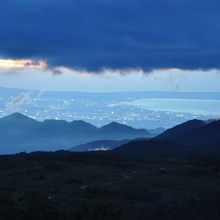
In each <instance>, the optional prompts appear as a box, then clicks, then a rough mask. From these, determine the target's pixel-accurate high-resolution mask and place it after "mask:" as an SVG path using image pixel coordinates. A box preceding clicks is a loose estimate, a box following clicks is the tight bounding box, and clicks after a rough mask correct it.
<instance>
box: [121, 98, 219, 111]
mask: <svg viewBox="0 0 220 220" xmlns="http://www.w3.org/2000/svg"><path fill="white" fill-rule="evenodd" d="M123 104H127V105H133V106H136V107H140V108H143V109H148V110H154V111H170V112H185V113H192V114H204V115H220V100H202V99H138V100H134V101H131V102H124V103H123Z"/></svg>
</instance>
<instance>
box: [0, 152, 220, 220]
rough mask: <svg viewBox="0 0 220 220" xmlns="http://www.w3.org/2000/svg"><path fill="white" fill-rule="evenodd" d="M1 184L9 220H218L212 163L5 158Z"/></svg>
mask: <svg viewBox="0 0 220 220" xmlns="http://www.w3.org/2000/svg"><path fill="white" fill-rule="evenodd" d="M161 168H162V169H161ZM0 180H1V181H0V216H1V217H0V219H3V220H15V219H16V220H20V219H22V220H26V219H28V220H30V219H31V220H35V219H36V220H46V219H51V220H58V219H62V220H65V219H67V220H69V219H71V220H72V219H74V220H75V219H76V220H78V219H79V220H86V219H91V220H92V219H95V220H105V219H106V220H108V219H121V220H129V219H132V220H133V219H150V220H151V219H155V220H157V219H162V220H177V219H178V220H185V219H187V220H195V219H196V220H207V219H209V220H210V219H211V220H214V219H216V220H217V219H220V209H219V207H220V161H219V159H218V158H215V157H211V156H210V157H207V158H206V157H203V156H200V155H197V156H196V155H194V156H193V157H189V155H185V156H184V157H183V156H182V157H179V158H178V157H177V156H174V157H173V156H169V155H167V156H160V155H155V154H144V153H141V154H135V153H126V152H124V153H123V154H122V153H116V152H86V153H71V152H66V151H58V152H54V153H49V152H48V153H46V152H35V153H31V154H26V153H20V154H16V155H10V156H0Z"/></svg>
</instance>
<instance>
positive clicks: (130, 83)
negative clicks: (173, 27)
mask: <svg viewBox="0 0 220 220" xmlns="http://www.w3.org/2000/svg"><path fill="white" fill-rule="evenodd" d="M1 61H2V60H1ZM31 63H32V64H33V65H32V64H31ZM6 64H7V65H6ZM15 64H16V65H15ZM27 64H28V65H27ZM6 66H7V68H6ZM12 66H13V67H12ZM14 66H16V68H15V67H14ZM0 67H1V68H0V87H9V88H21V89H28V90H60V91H86V92H115V91H149V90H160V91H180V92H184V91H188V92H189V91H197V92H201V91H202V92H220V87H219V82H220V73H218V72H217V71H215V70H212V71H206V72H204V71H182V70H177V69H172V70H160V71H159V70H158V71H154V72H153V73H150V74H149V73H144V72H143V71H142V70H141V69H136V70H128V74H126V73H127V71H126V70H124V71H114V70H105V71H104V74H98V73H97V74H95V73H88V72H86V71H77V70H68V69H66V68H59V71H60V72H62V74H54V73H53V72H52V71H50V70H48V69H47V68H46V63H45V62H42V63H41V62H39V63H36V62H30V60H23V61H20V62H17V61H13V62H11V61H9V60H8V61H7V62H1V65H0ZM19 67H21V68H19ZM25 67H28V68H25Z"/></svg>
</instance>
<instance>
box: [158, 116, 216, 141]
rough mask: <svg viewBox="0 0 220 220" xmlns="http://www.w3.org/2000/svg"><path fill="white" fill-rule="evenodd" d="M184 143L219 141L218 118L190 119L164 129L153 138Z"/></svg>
mask: <svg viewBox="0 0 220 220" xmlns="http://www.w3.org/2000/svg"><path fill="white" fill-rule="evenodd" d="M155 139H156V140H170V141H173V142H177V143H181V144H184V145H204V144H210V143H215V142H218V141H220V120H209V121H201V120H190V121H187V122H185V123H183V124H180V125H177V126H175V127H173V128H171V129H168V130H166V131H165V132H163V133H162V134H160V135H159V136H157V137H156V138H155Z"/></svg>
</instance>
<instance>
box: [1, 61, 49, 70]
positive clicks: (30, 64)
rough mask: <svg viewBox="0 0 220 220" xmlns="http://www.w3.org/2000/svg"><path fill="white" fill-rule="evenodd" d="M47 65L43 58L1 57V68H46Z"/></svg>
mask: <svg viewBox="0 0 220 220" xmlns="http://www.w3.org/2000/svg"><path fill="white" fill-rule="evenodd" d="M46 66H47V65H46V62H44V61H42V60H37V61H35V60H12V59H0V68H45V67H46Z"/></svg>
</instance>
